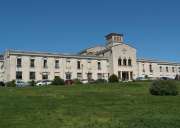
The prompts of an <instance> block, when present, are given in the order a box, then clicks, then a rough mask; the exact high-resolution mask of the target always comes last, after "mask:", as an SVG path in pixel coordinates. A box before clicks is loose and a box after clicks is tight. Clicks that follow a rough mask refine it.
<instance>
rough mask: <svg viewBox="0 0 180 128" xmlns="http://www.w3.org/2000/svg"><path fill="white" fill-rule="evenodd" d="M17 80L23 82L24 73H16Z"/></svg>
mask: <svg viewBox="0 0 180 128" xmlns="http://www.w3.org/2000/svg"><path fill="white" fill-rule="evenodd" d="M16 80H22V72H20V71H17V72H16Z"/></svg>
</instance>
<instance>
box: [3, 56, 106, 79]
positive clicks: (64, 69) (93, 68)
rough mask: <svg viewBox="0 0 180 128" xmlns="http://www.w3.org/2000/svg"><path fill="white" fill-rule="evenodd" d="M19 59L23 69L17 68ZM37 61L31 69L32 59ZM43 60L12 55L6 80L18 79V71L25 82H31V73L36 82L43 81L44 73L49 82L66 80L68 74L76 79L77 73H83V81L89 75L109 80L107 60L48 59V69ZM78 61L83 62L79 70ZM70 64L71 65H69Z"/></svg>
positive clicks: (39, 57)
mask: <svg viewBox="0 0 180 128" xmlns="http://www.w3.org/2000/svg"><path fill="white" fill-rule="evenodd" d="M17 58H21V60H22V67H21V68H17V66H16V65H17ZM31 58H33V59H35V67H34V68H31V67H30V59H31ZM43 59H44V57H41V56H33V57H31V56H26V55H23V54H22V55H21V56H17V55H10V56H9V59H7V60H6V63H7V65H6V67H7V69H8V70H6V79H7V81H11V80H15V79H16V71H21V72H22V74H23V78H22V80H23V81H30V79H29V73H30V72H35V73H36V81H38V80H42V73H48V76H49V77H48V78H49V80H53V79H54V77H55V76H60V77H61V78H63V79H66V73H71V76H72V77H71V78H72V79H76V78H77V73H82V79H87V73H92V78H93V79H95V80H96V79H97V74H98V73H102V74H104V78H105V79H108V70H107V65H108V62H107V60H106V59H103V60H102V59H100V60H99V59H90V60H89V59H78V58H64V57H63V58H61V57H46V59H47V65H48V68H44V67H43ZM55 60H59V69H56V68H55ZM77 61H80V62H81V68H80V69H77ZM89 61H90V63H89ZM98 62H101V70H98V65H97V63H98ZM67 63H69V65H68V64H67Z"/></svg>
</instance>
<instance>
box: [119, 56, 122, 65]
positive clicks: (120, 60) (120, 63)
mask: <svg viewBox="0 0 180 128" xmlns="http://www.w3.org/2000/svg"><path fill="white" fill-rule="evenodd" d="M118 65H119V66H121V65H122V59H121V58H119V59H118Z"/></svg>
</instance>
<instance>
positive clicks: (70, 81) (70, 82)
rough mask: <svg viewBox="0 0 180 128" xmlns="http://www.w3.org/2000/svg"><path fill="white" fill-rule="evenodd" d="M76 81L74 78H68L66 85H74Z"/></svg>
mask: <svg viewBox="0 0 180 128" xmlns="http://www.w3.org/2000/svg"><path fill="white" fill-rule="evenodd" d="M73 83H74V81H73V80H66V81H65V85H72V84H73Z"/></svg>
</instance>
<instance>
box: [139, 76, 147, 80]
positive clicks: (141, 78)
mask: <svg viewBox="0 0 180 128" xmlns="http://www.w3.org/2000/svg"><path fill="white" fill-rule="evenodd" d="M136 80H148V79H147V78H144V77H138V78H136Z"/></svg>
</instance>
